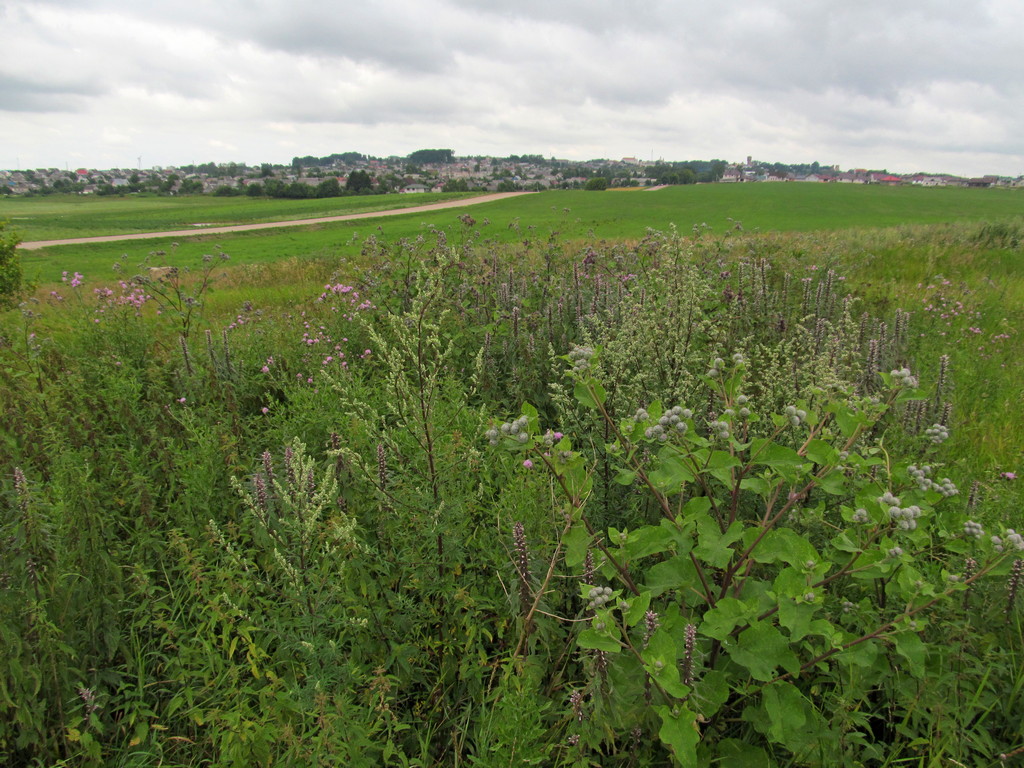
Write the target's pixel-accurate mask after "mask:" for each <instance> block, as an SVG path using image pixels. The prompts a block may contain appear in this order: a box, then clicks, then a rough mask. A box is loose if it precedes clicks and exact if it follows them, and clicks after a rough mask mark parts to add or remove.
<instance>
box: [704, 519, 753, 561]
mask: <svg viewBox="0 0 1024 768" xmlns="http://www.w3.org/2000/svg"><path fill="white" fill-rule="evenodd" d="M697 534H698V535H697V546H695V547H694V548H693V552H694V554H695V555H697V557H698V558H700V560H701V561H702V562H705V563H707V564H708V565H710V566H712V567H714V568H725V566H727V565H728V564H729V561H730V560H732V556H733V550H732V545H733V544H735V543H736V542H737V541H739V540H740V539H741V538H742V537H743V523H741V522H740V521H739V520H737V521H736V522H734V523H733V524H732V525H730V526H729V529H728V530H727V531H726V532H725V533H722V530H721V528H719V526H718V523H717V521H715V520H714V519H712V518H711V517H703V518H700V519H698V520H697Z"/></svg>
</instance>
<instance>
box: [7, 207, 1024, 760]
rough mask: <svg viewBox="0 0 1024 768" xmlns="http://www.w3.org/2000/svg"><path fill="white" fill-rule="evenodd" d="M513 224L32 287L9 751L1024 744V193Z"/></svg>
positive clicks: (698, 752)
mask: <svg viewBox="0 0 1024 768" xmlns="http://www.w3.org/2000/svg"><path fill="white" fill-rule="evenodd" d="M606 194H607V193H606ZM629 194H633V195H644V194H646V193H629ZM558 215H559V217H560V219H561V220H563V221H565V220H571V219H572V217H573V216H574V214H573V213H572V212H571V211H570V212H568V213H567V212H561V211H560V212H559V214H558ZM581 215H585V214H581ZM447 216H448V219H449V220H451V217H452V214H450V213H449V214H447ZM523 221H526V219H525V218H524V219H523ZM495 229H499V228H497V227H486V226H484V225H483V224H482V222H478V221H476V220H475V219H474V218H473V216H470V215H468V214H464V215H463V216H462V217H461V218H460V219H459V220H458V223H457V224H455V225H453V226H451V227H448V228H438V227H429V228H420V229H419V232H418V233H417V234H413V235H411V236H409V237H404V238H399V237H395V238H392V237H384V236H378V235H369V236H364V237H360V238H358V240H357V244H356V245H354V246H351V247H352V249H353V250H352V251H347V252H346V253H345V254H331V255H329V256H328V255H323V254H322V255H321V256H320V257H318V258H307V259H302V260H298V259H287V260H282V261H277V262H265V263H255V264H253V263H243V264H238V265H233V262H234V261H236V260H238V259H237V257H236V256H233V257H232V258H229V257H228V255H227V254H226V253H224V252H222V251H218V250H217V249H214V248H212V247H210V249H209V250H210V253H208V254H206V255H205V256H199V257H195V258H192V257H186V256H184V255H183V254H181V253H180V252H178V251H177V250H176V249H174V248H173V247H170V246H168V250H169V254H168V256H167V258H166V259H164V260H162V261H163V262H166V264H164V263H159V264H157V263H153V264H152V266H157V267H161V268H160V269H157V270H150V269H148V266H149V265H147V268H145V269H139V270H135V269H133V268H128V267H127V266H122V271H121V272H120V273H119V274H117V275H115V276H114V277H113V278H111V279H104V278H103V277H96V276H94V275H91V274H89V273H88V272H87V271H86V270H83V269H81V268H78V269H76V268H75V267H74V266H73V265H70V264H69V265H67V269H66V274H64V275H63V276H62V277H63V279H61V278H60V276H58V278H57V281H56V283H55V284H53V285H40V286H39V287H38V289H37V290H36V292H35V294H34V296H31V297H29V300H28V301H27V302H25V303H24V304H22V305H21V306H20V307H19V308H18V309H16V310H13V311H10V312H8V313H6V314H5V315H4V316H3V320H2V322H3V325H2V344H0V388H2V390H3V392H4V398H3V400H2V405H0V413H2V423H3V425H4V427H3V430H2V432H0V440H2V441H3V442H2V446H0V477H2V481H0V482H2V483H3V485H2V486H0V488H2V491H0V493H2V501H0V505H2V506H0V526H2V528H3V530H2V532H0V544H2V546H3V559H2V571H0V580H2V586H3V590H2V592H0V653H2V654H3V664H0V757H2V758H3V761H4V763H5V764H9V765H13V766H22V765H24V766H28V765H68V766H71V765H75V766H79V765H82V766H87V765H113V764H124V765H154V766H156V765H161V766H198V765H218V766H221V765H223V766H235V765H237V766H243V765H244V766H251V765H277V764H282V765H322V764H327V763H331V764H333V763H338V764H351V765H392V764H393V765H407V766H441V765H463V764H466V765H480V766H492V765H493V766H497V765H519V764H535V765H557V766H585V765H594V766H597V765H600V766H615V765H621V766H641V765H672V764H681V765H694V766H695V765H714V764H721V765H751V766H768V765H800V766H834V765H848V766H859V765H890V766H894V765H903V764H915V765H929V766H931V765H934V766H938V765H951V764H962V765H972V766H974V765H999V764H1001V763H1002V764H1006V765H1012V764H1014V761H1019V760H1021V759H1022V756H1024V727H1022V725H1021V719H1020V716H1019V713H1020V711H1021V710H1022V709H1024V672H1022V670H1024V663H1022V659H1024V632H1022V613H1021V605H1020V603H1021V600H1020V595H1019V593H1020V591H1021V581H1022V579H1024V539H1022V537H1021V533H1018V531H1021V532H1024V523H1022V521H1021V520H1020V513H1019V509H1020V502H1021V494H1020V492H1019V490H1018V488H1019V486H1018V485H1017V481H1016V472H1017V468H1018V467H1019V461H1020V458H1021V448H1022V445H1024V441H1022V439H1021V438H1020V434H1021V429H1020V428H1021V426H1024V425H1022V424H1021V419H1022V417H1021V415H1020V409H1019V408H1016V407H1014V404H1015V402H1016V399H1018V398H1019V384H1017V382H1019V380H1020V374H1021V368H1020V366H1021V361H1020V355H1019V343H1018V341H1017V338H1018V333H1019V331H1020V326H1021V320H1022V317H1021V306H1022V299H1024V295H1022V278H1021V276H1020V272H1019V263H1020V262H1019V259H1020V254H1021V236H1022V234H1024V228H1022V227H1021V225H1020V224H1019V223H1015V222H1014V221H1012V220H1001V221H996V222H995V223H983V222H980V223H964V224H958V225H955V226H954V225H942V226H925V225H919V226H915V227H910V226H907V227H902V228H896V229H883V230H866V229H857V230H849V231H845V232H841V231H834V232H808V233H790V234H759V233H749V232H744V231H741V230H740V229H739V228H735V227H733V228H732V229H730V230H729V231H728V232H723V233H721V234H714V233H712V232H709V231H708V230H707V229H705V228H702V227H696V228H693V229H692V230H691V229H690V228H689V227H687V229H685V230H683V231H681V232H677V231H674V230H673V229H672V228H670V227H667V226H666V227H665V228H664V229H663V230H662V231H654V230H651V231H648V232H646V233H645V234H643V235H642V236H640V237H637V238H634V239H628V240H627V239H623V240H619V239H615V240H613V239H611V238H607V239H605V240H604V241H603V242H602V241H598V240H597V239H594V240H593V241H590V242H586V239H585V238H582V239H576V238H572V239H568V238H567V236H566V235H565V234H558V233H555V232H551V233H550V234H549V235H546V236H541V235H538V234H537V232H538V230H530V229H528V227H527V226H526V225H522V226H521V227H520V230H519V232H518V233H516V230H515V228H512V229H510V228H509V227H507V226H502V227H501V228H500V236H499V234H498V233H497V232H494V230H495ZM748 229H749V228H748ZM541 231H542V230H541ZM509 232H511V233H512V234H515V235H517V236H516V237H515V238H514V239H513V238H512V237H510V236H509ZM492 233H494V234H492ZM491 238H493V239H491ZM346 247H349V246H346ZM182 248H184V246H182ZM355 248H358V252H355ZM122 250H123V249H122ZM228 250H230V249H228ZM63 258H66V257H63ZM141 260H142V259H139V261H141ZM242 260H243V261H247V259H242ZM121 261H122V265H126V264H127V263H130V262H125V260H123V259H122V260H121ZM62 271H64V270H62ZM136 271H137V272H138V274H135V272H136Z"/></svg>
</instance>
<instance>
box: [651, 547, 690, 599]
mask: <svg viewBox="0 0 1024 768" xmlns="http://www.w3.org/2000/svg"><path fill="white" fill-rule="evenodd" d="M644 586H645V587H647V589H649V590H650V591H651V594H652V595H653V596H654V597H657V596H658V595H660V594H662V593H663V592H668V591H670V590H673V589H683V590H690V589H695V590H697V591H698V592H699V591H700V589H701V583H700V579H698V578H697V572H696V571H695V570H694V568H693V563H692V562H690V558H689V557H688V556H686V555H676V556H675V557H671V558H669V559H668V560H665V561H664V562H661V563H657V564H656V565H652V566H651V567H650V568H648V569H647V576H646V578H645V579H644Z"/></svg>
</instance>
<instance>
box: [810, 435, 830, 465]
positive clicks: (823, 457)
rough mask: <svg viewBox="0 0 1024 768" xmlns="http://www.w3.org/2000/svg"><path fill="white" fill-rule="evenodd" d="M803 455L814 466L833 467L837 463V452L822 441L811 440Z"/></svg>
mask: <svg viewBox="0 0 1024 768" xmlns="http://www.w3.org/2000/svg"><path fill="white" fill-rule="evenodd" d="M804 455H806V456H807V458H808V459H810V460H811V461H813V462H814V463H815V464H827V465H833V464H835V463H836V462H837V461H839V451H837V450H836V449H835V447H834V446H832V445H831V444H830V443H826V442H825V441H824V440H817V439H815V440H811V441H810V442H809V443H807V450H806V451H805V453H804Z"/></svg>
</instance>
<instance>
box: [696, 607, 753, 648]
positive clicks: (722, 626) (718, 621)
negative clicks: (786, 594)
mask: <svg viewBox="0 0 1024 768" xmlns="http://www.w3.org/2000/svg"><path fill="white" fill-rule="evenodd" d="M755 610H756V608H755V606H752V605H748V604H747V603H745V602H744V601H742V600H737V599H736V598H735V597H725V598H722V599H721V600H719V601H718V603H716V604H715V607H714V608H712V609H711V610H710V611H708V612H707V613H705V614H704V621H703V623H702V624H701V625H700V627H699V630H700V633H701V634H702V635H705V636H706V637H713V638H714V639H715V640H725V639H726V638H727V637H728V636H729V633H730V632H732V631H733V630H734V629H735V628H736V627H738V626H740V625H742V624H746V623H747V622H749V621H750V620H751V619H752V618H753V617H754V611H755Z"/></svg>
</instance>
